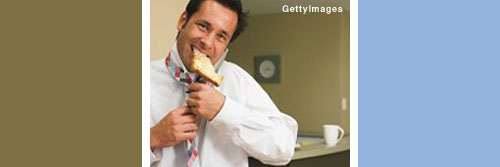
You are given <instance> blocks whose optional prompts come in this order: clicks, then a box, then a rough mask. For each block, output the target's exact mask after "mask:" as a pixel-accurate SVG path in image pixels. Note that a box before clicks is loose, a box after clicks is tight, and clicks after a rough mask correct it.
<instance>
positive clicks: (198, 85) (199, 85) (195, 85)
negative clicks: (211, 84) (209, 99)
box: [187, 82, 205, 92]
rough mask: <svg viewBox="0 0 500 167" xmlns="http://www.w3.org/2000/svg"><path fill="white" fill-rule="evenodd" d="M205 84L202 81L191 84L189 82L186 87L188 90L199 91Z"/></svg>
mask: <svg viewBox="0 0 500 167" xmlns="http://www.w3.org/2000/svg"><path fill="white" fill-rule="evenodd" d="M204 86H205V84H203V83H197V82H195V83H192V84H189V85H188V87H187V89H188V91H189V92H196V91H200V90H201V89H202V88H203V87H204Z"/></svg>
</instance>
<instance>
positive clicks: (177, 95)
mask: <svg viewBox="0 0 500 167" xmlns="http://www.w3.org/2000/svg"><path fill="white" fill-rule="evenodd" d="M176 46H177V45H176V44H174V47H173V48H172V50H171V52H170V55H171V56H172V59H173V61H174V64H176V66H180V67H182V68H184V69H185V67H184V65H183V64H182V61H181V60H180V58H179V54H178V51H177V47H176ZM150 68H151V76H150V77H151V78H150V79H151V127H152V126H153V125H155V124H156V123H158V121H160V120H161V119H162V118H163V117H165V116H166V115H167V114H168V113H169V112H170V111H171V110H173V109H175V108H177V107H180V106H183V105H185V99H186V94H185V86H184V85H183V84H181V83H180V82H178V81H177V80H175V79H174V78H173V77H172V76H171V75H170V74H169V72H168V69H167V68H166V66H165V59H161V60H157V61H154V62H152V63H151V67H150ZM218 73H219V74H221V75H222V76H224V81H223V82H222V84H221V85H220V86H219V87H216V89H217V90H218V91H219V92H221V93H222V94H224V95H225V96H226V100H225V102H224V105H223V106H222V109H221V111H220V112H219V113H218V114H217V115H216V116H215V118H214V119H213V120H212V121H207V120H200V121H199V128H198V129H199V130H198V133H197V137H196V140H197V142H198V151H199V152H200V153H199V158H200V159H199V160H200V166H201V167H243V166H248V157H249V156H251V157H254V158H256V159H258V160H260V161H261V162H262V163H265V164H271V165H285V164H287V163H288V162H290V160H291V158H292V156H293V153H294V147H295V142H296V138H297V122H296V121H295V120H294V119H293V118H292V117H290V116H288V115H286V114H283V113H281V112H280V111H279V109H278V108H277V107H276V105H275V104H274V103H273V102H272V100H271V98H270V97H269V95H267V93H266V92H265V91H264V90H263V89H262V88H261V87H260V85H259V84H258V83H257V82H256V81H255V80H254V79H253V78H252V77H251V76H250V75H249V74H248V73H247V72H245V70H243V69H242V68H240V67H239V66H237V65H235V64H233V63H230V62H227V61H223V62H222V64H221V65H220V68H219V70H218ZM186 150H187V146H186V144H185V142H181V143H179V144H177V145H175V146H172V147H164V148H162V149H157V150H154V151H153V152H152V153H151V166H158V167H183V166H186V163H187V161H188V156H187V153H186Z"/></svg>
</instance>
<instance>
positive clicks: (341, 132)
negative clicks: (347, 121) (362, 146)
mask: <svg viewBox="0 0 500 167" xmlns="http://www.w3.org/2000/svg"><path fill="white" fill-rule="evenodd" d="M338 127H339V131H340V137H339V138H338V139H337V142H339V141H340V140H342V138H343V137H344V129H342V127H340V126H338Z"/></svg>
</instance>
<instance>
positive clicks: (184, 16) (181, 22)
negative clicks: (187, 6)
mask: <svg viewBox="0 0 500 167" xmlns="http://www.w3.org/2000/svg"><path fill="white" fill-rule="evenodd" d="M186 21H187V14H186V11H184V12H182V15H181V17H180V18H179V22H177V31H181V29H182V28H183V27H184V24H186Z"/></svg>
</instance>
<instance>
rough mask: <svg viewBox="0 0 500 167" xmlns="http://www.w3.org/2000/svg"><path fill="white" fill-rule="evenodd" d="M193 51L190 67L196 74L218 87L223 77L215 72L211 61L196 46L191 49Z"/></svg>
mask: <svg viewBox="0 0 500 167" xmlns="http://www.w3.org/2000/svg"><path fill="white" fill-rule="evenodd" d="M193 52H194V56H193V61H192V62H193V63H192V64H191V69H192V70H193V71H194V72H196V74H198V75H200V76H201V77H203V78H205V79H206V80H208V81H209V82H211V83H212V84H214V85H215V86H217V87H218V86H219V85H220V84H221V83H222V80H223V78H224V77H223V76H221V75H219V74H217V73H216V72H215V69H214V66H213V64H212V62H211V61H210V59H209V58H208V57H207V56H206V55H205V54H203V53H201V52H200V51H199V50H197V49H196V48H194V49H193Z"/></svg>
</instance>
